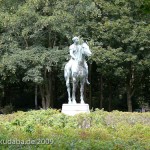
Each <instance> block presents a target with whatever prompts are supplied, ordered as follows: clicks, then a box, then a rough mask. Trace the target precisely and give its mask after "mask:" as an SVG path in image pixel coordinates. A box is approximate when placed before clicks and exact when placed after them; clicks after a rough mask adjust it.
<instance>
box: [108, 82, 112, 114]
mask: <svg viewBox="0 0 150 150" xmlns="http://www.w3.org/2000/svg"><path fill="white" fill-rule="evenodd" d="M111 102H112V86H111V84H109V105H108V110H109V112H110V111H111Z"/></svg>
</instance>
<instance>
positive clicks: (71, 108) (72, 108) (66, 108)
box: [61, 103, 90, 116]
mask: <svg viewBox="0 0 150 150" xmlns="http://www.w3.org/2000/svg"><path fill="white" fill-rule="evenodd" d="M61 112H62V113H63V114H66V115H69V116H74V115H76V114H79V113H90V110H89V104H78V103H77V104H63V105H62V111H61Z"/></svg>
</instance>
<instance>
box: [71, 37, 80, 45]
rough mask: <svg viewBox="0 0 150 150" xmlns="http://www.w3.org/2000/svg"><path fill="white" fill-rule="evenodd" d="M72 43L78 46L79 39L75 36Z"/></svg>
mask: <svg viewBox="0 0 150 150" xmlns="http://www.w3.org/2000/svg"><path fill="white" fill-rule="evenodd" d="M72 41H73V42H74V43H75V44H78V43H79V38H78V37H77V36H75V37H74V38H73V39H72Z"/></svg>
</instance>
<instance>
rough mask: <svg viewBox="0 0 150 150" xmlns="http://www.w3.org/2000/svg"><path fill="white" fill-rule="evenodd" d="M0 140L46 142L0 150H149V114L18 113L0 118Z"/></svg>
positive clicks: (44, 111)
mask: <svg viewBox="0 0 150 150" xmlns="http://www.w3.org/2000/svg"><path fill="white" fill-rule="evenodd" d="M1 139H3V140H6V139H18V140H22V141H23V142H24V141H28V140H29V139H32V140H35V141H36V142H37V141H38V140H40V139H41V141H43V142H45V141H46V142H47V144H46V143H45V144H44V143H41V144H39V143H38V144H28V145H25V144H18V145H15V144H14V145H4V144H3V145H0V146H1V149H7V148H8V149H52V150H57V149H62V150H63V149H64V150H72V149H76V150H82V149H83V150H90V149H94V150H99V149H100V150H114V149H116V150H128V149H135V150H136V149H137V150H139V149H140V150H149V149H150V113H127V112H119V111H114V112H111V113H109V112H105V111H103V110H96V111H94V112H91V113H90V114H78V115H76V116H66V115H64V114H62V113H60V112H59V111H58V110H54V109H48V110H36V111H35V110H33V111H29V112H22V111H19V112H16V113H13V114H9V115H0V140H1ZM48 142H49V144H48Z"/></svg>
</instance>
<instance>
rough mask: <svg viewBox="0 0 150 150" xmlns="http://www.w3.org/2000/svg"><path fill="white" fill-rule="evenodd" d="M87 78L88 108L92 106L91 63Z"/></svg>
mask: <svg viewBox="0 0 150 150" xmlns="http://www.w3.org/2000/svg"><path fill="white" fill-rule="evenodd" d="M89 80H90V85H89V86H90V87H89V105H90V108H92V64H90V65H89Z"/></svg>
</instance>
